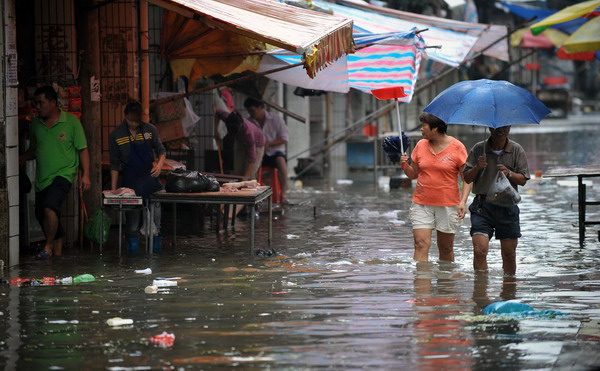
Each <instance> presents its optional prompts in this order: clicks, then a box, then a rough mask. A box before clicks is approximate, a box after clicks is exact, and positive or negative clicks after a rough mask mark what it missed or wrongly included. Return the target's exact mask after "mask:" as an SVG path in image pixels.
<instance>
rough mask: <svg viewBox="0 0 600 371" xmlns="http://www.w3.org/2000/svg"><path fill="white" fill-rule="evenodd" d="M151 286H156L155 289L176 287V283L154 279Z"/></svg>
mask: <svg viewBox="0 0 600 371" xmlns="http://www.w3.org/2000/svg"><path fill="white" fill-rule="evenodd" d="M152 286H157V287H170V286H177V281H171V280H159V279H156V280H153V281H152Z"/></svg>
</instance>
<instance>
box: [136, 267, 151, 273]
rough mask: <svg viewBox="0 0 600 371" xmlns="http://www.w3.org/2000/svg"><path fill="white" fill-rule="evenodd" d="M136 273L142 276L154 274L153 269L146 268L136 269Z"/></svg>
mask: <svg viewBox="0 0 600 371" xmlns="http://www.w3.org/2000/svg"><path fill="white" fill-rule="evenodd" d="M135 273H140V274H152V269H150V268H146V269H136V270H135Z"/></svg>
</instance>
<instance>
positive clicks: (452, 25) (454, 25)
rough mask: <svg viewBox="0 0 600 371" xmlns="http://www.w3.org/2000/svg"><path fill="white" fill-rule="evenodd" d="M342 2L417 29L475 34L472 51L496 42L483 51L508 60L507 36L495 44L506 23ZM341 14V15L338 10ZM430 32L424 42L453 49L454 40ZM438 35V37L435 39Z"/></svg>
mask: <svg viewBox="0 0 600 371" xmlns="http://www.w3.org/2000/svg"><path fill="white" fill-rule="evenodd" d="M341 3H342V4H345V5H348V6H349V7H353V8H356V9H361V10H367V11H370V12H375V13H379V14H382V15H385V16H387V17H391V18H396V19H398V20H404V21H407V22H410V23H411V26H410V27H417V28H418V29H424V28H430V31H431V29H432V28H441V29H445V30H448V31H454V32H456V33H459V34H467V35H470V36H473V37H475V38H476V41H475V45H474V46H473V48H472V49H471V53H478V52H480V51H482V50H484V49H485V48H487V47H488V46H489V45H492V44H493V46H491V47H490V48H489V49H487V50H485V51H484V52H483V54H484V55H486V56H489V57H493V58H497V59H500V60H503V61H508V60H509V55H508V40H506V39H504V40H501V41H499V42H497V43H496V41H498V40H499V39H501V38H502V37H504V36H506V35H507V34H508V31H507V28H506V26H503V25H491V24H484V23H470V22H463V21H456V20H453V19H447V18H440V17H434V16H427V15H423V14H415V13H410V12H405V11H401V10H396V9H390V8H384V7H380V6H376V5H370V4H358V3H353V2H351V1H346V0H341ZM338 15H340V14H339V13H338ZM355 22H356V20H355ZM430 31H427V32H426V33H424V34H423V38H424V39H425V42H426V44H427V45H428V46H430V45H442V49H444V48H451V45H452V43H453V40H448V39H444V38H442V39H439V38H437V37H434V33H433V32H430ZM436 38H437V39H438V40H435V39H436ZM494 43H495V44H494ZM427 54H428V55H429V56H430V57H432V58H433V59H434V56H435V52H431V51H428V53H427ZM461 62H462V61H461ZM442 63H443V62H442ZM446 64H448V63H446Z"/></svg>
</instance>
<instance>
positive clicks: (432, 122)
mask: <svg viewBox="0 0 600 371" xmlns="http://www.w3.org/2000/svg"><path fill="white" fill-rule="evenodd" d="M419 121H420V122H422V123H424V124H427V125H429V128H430V129H431V130H433V129H435V128H437V129H438V133H440V134H446V130H448V125H446V123H445V122H444V120H442V119H441V118H439V117H437V116H435V115H432V114H431V113H427V112H423V113H421V115H420V116H419Z"/></svg>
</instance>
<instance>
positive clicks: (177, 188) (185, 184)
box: [165, 169, 220, 193]
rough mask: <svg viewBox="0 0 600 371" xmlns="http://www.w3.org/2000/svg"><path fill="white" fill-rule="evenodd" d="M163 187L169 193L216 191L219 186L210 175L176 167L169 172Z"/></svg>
mask: <svg viewBox="0 0 600 371" xmlns="http://www.w3.org/2000/svg"><path fill="white" fill-rule="evenodd" d="M165 189H166V191H167V192H171V193H200V192H218V191H219V189H220V186H219V182H218V181H217V179H216V178H215V177H214V176H212V175H204V174H202V173H200V172H197V171H185V170H179V169H178V170H174V171H172V172H171V175H170V176H169V178H168V179H167V185H166V186H165Z"/></svg>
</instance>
